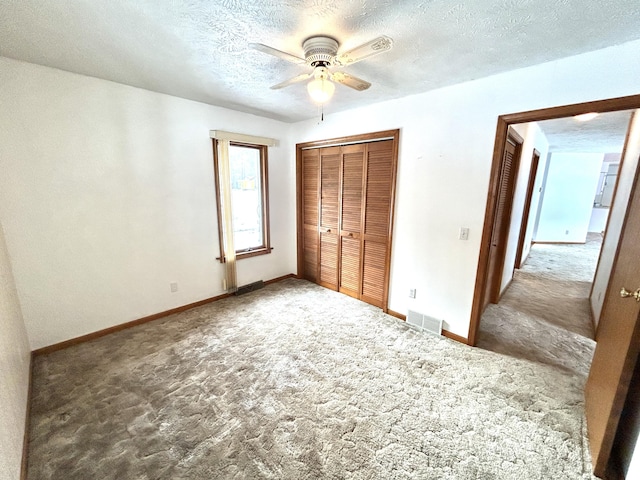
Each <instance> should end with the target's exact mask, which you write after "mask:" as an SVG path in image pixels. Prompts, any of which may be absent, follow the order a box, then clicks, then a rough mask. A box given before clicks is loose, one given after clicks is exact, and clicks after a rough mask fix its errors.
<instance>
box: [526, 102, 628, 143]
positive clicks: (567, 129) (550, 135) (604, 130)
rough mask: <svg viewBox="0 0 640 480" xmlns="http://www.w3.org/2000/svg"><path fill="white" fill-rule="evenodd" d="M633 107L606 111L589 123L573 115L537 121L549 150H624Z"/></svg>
mask: <svg viewBox="0 0 640 480" xmlns="http://www.w3.org/2000/svg"><path fill="white" fill-rule="evenodd" d="M632 112H633V110H625V111H621V112H610V113H602V114H600V115H599V116H597V117H596V118H594V119H593V120H589V121H588V122H579V121H577V120H576V119H575V118H573V117H568V118H559V119H556V120H545V121H544V122H537V123H538V125H539V126H540V128H541V129H542V131H543V132H544V134H545V136H546V137H547V140H548V141H549V152H580V153H619V152H622V147H623V146H624V140H625V136H626V134H627V129H628V128H629V120H630V119H631V113H632Z"/></svg>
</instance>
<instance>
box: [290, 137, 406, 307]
mask: <svg viewBox="0 0 640 480" xmlns="http://www.w3.org/2000/svg"><path fill="white" fill-rule="evenodd" d="M376 136H378V137H379V139H376V138H375V137H376ZM372 137H374V138H373V139H372ZM357 138H359V137H357ZM366 138H367V140H366V141H361V142H358V143H352V142H353V141H354V138H353V137H352V138H351V139H347V140H351V141H352V142H344V143H349V144H342V145H330V146H316V145H315V144H306V145H305V144H303V145H298V220H299V221H298V225H299V231H298V275H299V276H300V277H302V278H306V279H308V280H310V281H312V282H315V283H317V284H319V285H322V286H324V287H327V288H330V289H332V290H337V291H339V292H342V293H344V294H346V295H350V296H352V297H355V298H358V299H360V300H363V301H365V302H367V303H370V304H372V305H376V306H378V307H381V308H383V309H385V310H386V308H387V298H388V290H389V288H388V284H389V265H390V252H391V230H392V228H391V227H392V221H393V204H394V194H395V177H396V164H397V138H398V132H397V131H395V130H394V131H391V132H380V133H379V134H371V135H368V136H366ZM340 140H343V141H344V140H345V139H340ZM319 143H320V144H327V143H331V141H324V142H319ZM336 143H337V142H336Z"/></svg>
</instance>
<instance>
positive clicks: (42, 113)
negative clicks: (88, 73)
mask: <svg viewBox="0 0 640 480" xmlns="http://www.w3.org/2000/svg"><path fill="white" fill-rule="evenodd" d="M0 85H2V88H1V89H0V105H2V110H1V113H0V171H2V175H1V176H0V220H1V221H2V223H3V225H4V228H5V234H6V241H7V245H8V248H9V251H10V252H11V254H12V262H13V271H14V276H15V282H16V286H17V290H18V295H19V298H20V300H21V304H22V311H23V315H24V320H25V324H26V327H27V331H28V333H29V339H30V342H31V347H32V348H33V349H37V348H40V347H43V346H46V345H50V344H53V343H57V342H60V341H64V340H67V339H70V338H73V337H76V336H80V335H83V334H87V333H90V332H94V331H97V330H100V329H104V328H107V327H110V326H113V325H117V324H120V323H123V322H127V321H130V320H134V319H137V318H140V317H144V316H146V315H150V314H154V313H158V312H161V311H165V310H168V309H171V308H174V307H177V306H181V305H185V304H188V303H191V302H195V301H198V300H202V299H205V298H209V297H212V296H215V295H218V294H221V293H223V290H222V278H223V269H222V267H221V264H220V263H219V262H217V261H216V260H215V257H217V256H219V252H220V250H219V248H218V234H217V226H216V225H217V219H216V208H215V192H214V180H213V164H212V146H211V140H210V138H209V130H211V129H221V130H227V131H237V132H240V133H249V134H253V135H260V136H268V137H272V138H277V139H280V140H281V143H280V146H278V147H274V148H270V150H269V183H270V187H271V188H270V199H269V201H270V209H271V217H270V218H271V233H272V245H273V247H274V250H273V253H272V254H270V255H264V256H259V257H253V258H249V259H244V260H241V261H240V262H238V277H239V278H238V280H239V284H240V285H242V284H244V283H248V282H250V281H254V280H257V279H264V280H267V279H270V278H274V277H278V276H281V275H286V274H288V273H292V272H295V268H296V267H295V259H296V255H295V209H294V208H292V205H295V176H294V175H295V167H294V164H293V163H292V160H291V151H292V150H293V146H292V145H291V143H290V142H289V139H288V137H289V129H290V126H289V125H287V124H284V123H281V122H277V121H274V120H268V119H264V118H260V117H256V116H252V115H248V114H243V113H238V112H234V111H231V110H227V109H223V108H217V107H212V106H208V105H204V104H201V103H197V102H192V101H188V100H183V99H179V98H175V97H170V96H167V95H162V94H157V93H152V92H149V91H145V90H141V89H136V88H133V87H128V86H123V85H119V84H116V83H112V82H107V81H103V80H98V79H95V78H90V77H85V76H81V75H75V74H71V73H67V72H63V71H60V70H54V69H50V68H46V67H40V66H36V65H31V64H27V63H23V62H17V61H13V60H9V59H5V58H0ZM174 281H175V282H178V288H179V290H178V292H177V293H173V294H172V293H170V288H169V283H170V282H174Z"/></svg>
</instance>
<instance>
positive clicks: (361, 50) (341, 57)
mask: <svg viewBox="0 0 640 480" xmlns="http://www.w3.org/2000/svg"><path fill="white" fill-rule="evenodd" d="M391 47H393V40H392V39H391V38H389V37H387V36H385V35H381V36H379V37H378V38H374V39H373V40H371V41H370V42H367V43H365V44H362V45H360V46H359V47H356V48H353V49H351V50H349V51H347V52H343V53H340V54H338V55H336V58H335V63H337V64H338V65H351V64H352V63H356V62H359V61H360V60H364V59H365V58H369V57H373V56H374V55H378V54H379V53H384V52H387V51H389V50H391Z"/></svg>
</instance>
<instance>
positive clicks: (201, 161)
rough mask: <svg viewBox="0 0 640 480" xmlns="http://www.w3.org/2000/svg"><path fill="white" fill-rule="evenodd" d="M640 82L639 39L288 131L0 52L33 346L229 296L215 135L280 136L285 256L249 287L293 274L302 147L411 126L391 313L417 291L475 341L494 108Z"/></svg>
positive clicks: (253, 264)
mask: <svg viewBox="0 0 640 480" xmlns="http://www.w3.org/2000/svg"><path fill="white" fill-rule="evenodd" d="M638 77H640V41H636V42H630V43H627V44H624V45H620V46H617V47H611V48H608V49H604V50H600V51H596V52H592V53H589V54H584V55H579V56H575V57H570V58H566V59H562V60H558V61H554V62H549V63H546V64H542V65H538V66H535V67H530V68H526V69H521V70H516V71H513V72H507V73H504V74H500V75H495V76H492V77H488V78H484V79H480V80H477V81H473V82H468V83H464V84H460V85H455V86H451V87H447V88H443V89H439V90H435V91H432V92H428V93H424V94H421V95H415V96H410V97H404V98H401V99H398V100H393V101H388V102H384V103H379V104H376V105H372V106H369V107H364V108H359V109H354V110H351V111H347V112H342V113H332V112H331V105H330V104H329V105H328V106H327V107H326V108H325V113H326V115H325V122H323V123H322V124H320V125H318V119H313V120H310V121H306V122H300V123H298V124H294V125H285V124H282V123H280V122H276V121H272V120H267V119H264V118H260V117H255V116H251V115H246V114H241V113H237V112H233V111H231V110H226V109H222V108H216V107H211V106H207V105H203V104H199V103H196V102H190V101H186V100H182V99H178V98H174V97H169V96H166V95H161V94H156V93H151V92H147V91H143V90H139V89H135V88H131V87H126V86H122V85H118V84H114V83H110V82H106V81H102V80H97V79H92V78H88V77H83V76H79V75H74V74H70V73H66V72H62V71H57V70H52V69H48V68H45V67H39V66H34V65H29V64H25V63H21V62H16V61H13V60H9V59H0V85H1V86H2V87H1V89H0V104H1V105H2V113H1V114H0V168H1V169H2V172H3V175H2V176H1V177H0V220H1V221H2V223H3V225H4V228H5V234H6V240H7V246H8V248H9V251H10V252H11V253H12V260H13V269H14V276H15V281H16V286H17V290H18V295H19V298H20V300H21V304H22V308H23V315H24V318H25V323H26V326H27V330H28V332H29V335H30V340H31V346H32V348H39V347H42V346H45V345H48V344H52V343H56V342H59V341H62V340H66V339H68V338H72V337H75V336H78V335H82V334H85V333H89V332H92V331H95V330H99V329H102V328H106V327H109V326H112V325H115V324H119V323H122V322H126V321H128V320H132V319H135V318H139V317H142V316H145V315H149V314H153V313H157V312H160V311H163V310H166V309H169V308H173V307H176V306H178V305H183V304H185V303H189V302H193V301H196V300H200V299H203V298H207V297H210V296H213V295H216V294H219V293H221V291H222V285H221V279H222V268H221V267H220V264H218V263H217V262H216V261H215V258H214V257H215V256H217V255H218V246H217V235H216V219H215V209H214V195H213V179H212V165H211V144H210V141H209V138H208V131H209V130H210V129H225V130H236V131H240V132H243V133H251V134H255V135H263V136H270V137H276V138H280V139H282V140H283V142H282V144H281V146H280V147H278V148H275V149H273V151H272V152H270V157H269V158H270V172H269V173H270V183H271V198H270V205H271V221H272V225H271V228H272V235H273V242H272V243H273V246H274V247H275V250H274V252H273V254H271V255H268V256H263V257H255V258H254V259H247V260H243V261H241V262H240V263H239V276H240V279H239V282H240V283H241V284H242V283H246V282H248V281H252V280H254V279H256V278H264V279H267V278H269V277H275V276H279V275H284V274H287V273H289V272H291V271H293V270H294V269H295V262H296V251H295V177H294V166H295V158H294V156H295V153H294V149H293V144H294V143H297V142H304V141H310V140H317V139H323V138H331V137H338V136H344V135H352V134H359V133H365V132H371V131H376V130H385V129H390V128H401V140H400V159H399V171H398V174H399V176H398V194H397V204H396V207H397V208H396V219H395V232H394V246H393V260H392V271H391V285H390V305H389V306H390V308H391V309H393V310H396V311H400V312H404V311H406V309H407V307H409V305H410V303H409V299H408V296H407V294H408V289H409V288H416V289H417V298H416V299H415V300H411V307H412V308H414V309H416V310H417V311H421V312H423V313H426V314H429V315H432V316H435V317H439V318H443V319H444V320H445V322H446V323H445V327H446V328H447V329H448V330H450V331H451V332H453V333H456V334H458V335H462V336H466V335H467V333H468V328H469V318H470V310H471V302H472V298H473V289H474V283H475V275H476V269H477V261H478V252H479V245H480V237H481V229H482V224H483V219H484V208H485V204H486V196H487V186H488V181H489V170H490V165H491V159H492V151H493V142H494V137H495V127H496V118H497V116H498V115H500V114H505V113H514V112H519V111H525V110H531V109H536V108H544V107H550V106H555V105H564V104H568V103H575V102H583V101H590V100H597V99H603V98H610V97H617V96H623V95H631V94H637V93H638V85H637V82H636V79H637V78H638ZM373 88H375V86H374V87H373ZM362 95H366V92H362ZM461 226H466V227H469V228H470V237H469V240H468V241H460V240H458V239H457V237H458V229H459V228H460V227H461ZM172 281H177V282H178V283H179V288H180V289H179V292H178V293H176V294H173V295H171V294H170V293H169V282H172Z"/></svg>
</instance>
